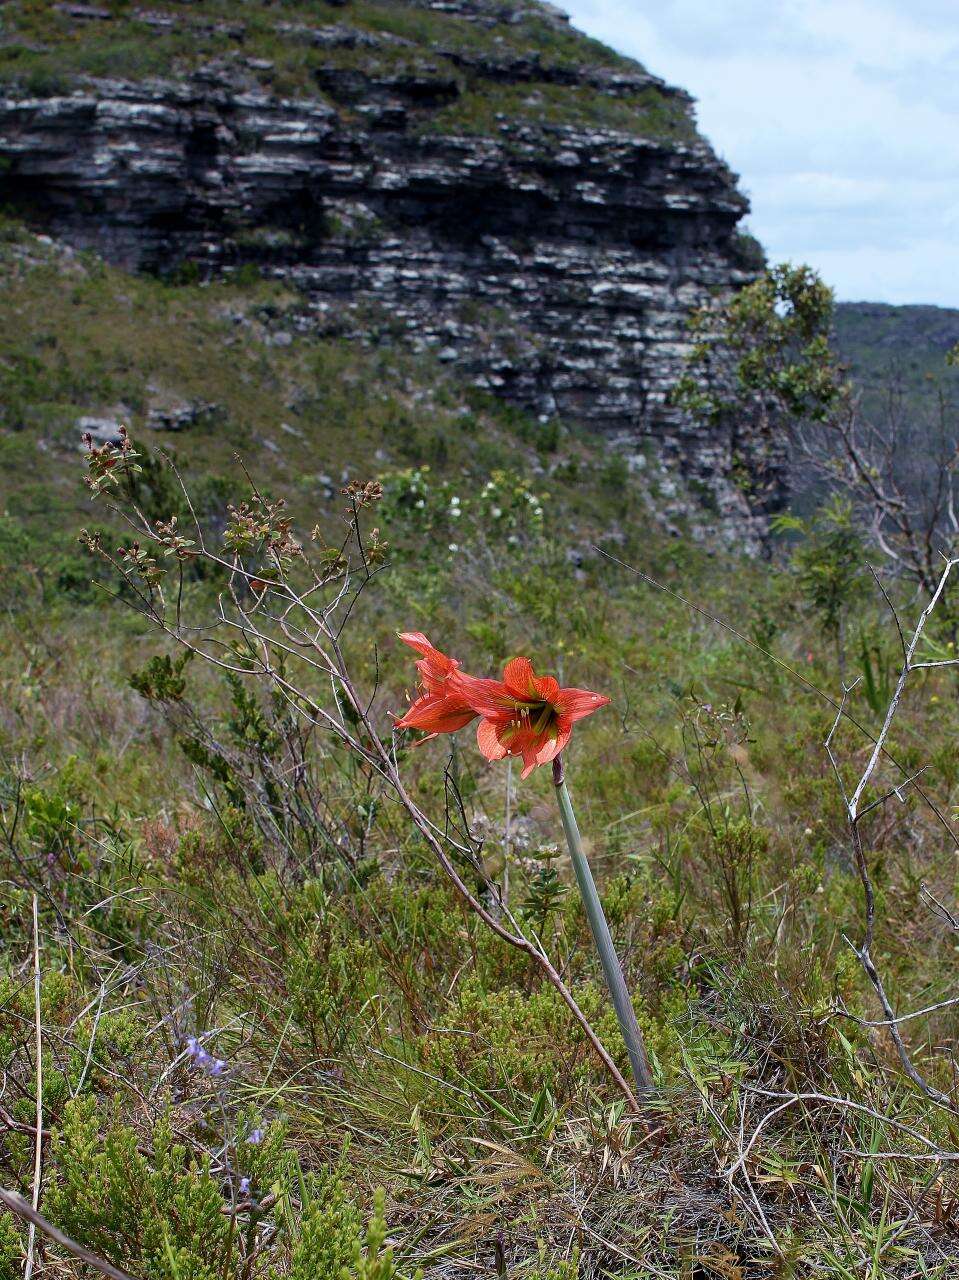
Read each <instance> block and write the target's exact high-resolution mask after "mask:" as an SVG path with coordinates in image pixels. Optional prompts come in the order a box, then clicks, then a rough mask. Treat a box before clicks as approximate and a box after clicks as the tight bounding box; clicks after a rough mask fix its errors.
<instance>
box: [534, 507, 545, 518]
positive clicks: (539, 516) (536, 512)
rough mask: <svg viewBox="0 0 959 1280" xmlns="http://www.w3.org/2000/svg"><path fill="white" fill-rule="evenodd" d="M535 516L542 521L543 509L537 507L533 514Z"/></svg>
mask: <svg viewBox="0 0 959 1280" xmlns="http://www.w3.org/2000/svg"><path fill="white" fill-rule="evenodd" d="M533 515H534V516H535V517H536V518H537V520H541V519H542V517H543V508H542V507H537V508H536V509H535V511H534V512H533Z"/></svg>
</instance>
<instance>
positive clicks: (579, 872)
mask: <svg viewBox="0 0 959 1280" xmlns="http://www.w3.org/2000/svg"><path fill="white" fill-rule="evenodd" d="M553 783H554V785H555V787H556V798H557V800H558V801H559V812H560V816H561V817H562V819H563V830H564V831H565V832H566V843H567V844H568V845H569V856H570V857H571V858H572V860H573V868H574V870H575V872H576V881H577V883H578V884H579V891H580V893H581V894H582V895H583V903H584V905H585V907H586V917H587V919H588V920H589V927H590V930H591V932H592V935H593V941H594V942H595V944H596V950H597V951H598V952H599V959H600V962H601V964H602V966H603V973H604V975H605V977H606V985H607V987H608V988H609V994H610V995H611V996H612V999H613V1008H614V1009H615V1010H616V1017H617V1018H618V1019H619V1029H620V1031H621V1032H622V1033H623V1039H624V1040H625V1042H626V1052H627V1053H628V1054H629V1062H630V1065H631V1066H632V1068H633V1077H634V1079H635V1081H636V1088H637V1091H638V1092H639V1094H641V1095H642V1094H649V1093H652V1091H653V1089H654V1088H655V1085H654V1082H653V1073H652V1071H651V1070H650V1067H649V1059H648V1057H647V1056H646V1046H645V1044H644V1042H643V1033H642V1031H641V1030H640V1029H639V1023H638V1022H637V1021H636V1010H635V1009H634V1008H633V1002H632V1000H631V999H630V996H629V991H628V990H627V989H626V979H625V978H624V977H623V969H622V966H621V965H620V963H619V957H618V956H617V954H616V948H615V947H614V946H613V939H612V937H611V936H610V932H609V925H608V924H607V923H606V916H605V915H604V914H603V904H602V903H601V902H600V900H599V894H598V893H597V891H596V884H595V882H594V880H593V873H592V872H591V871H590V869H589V863H588V862H587V860H586V854H585V853H584V852H583V841H582V838H581V836H580V834H579V827H578V825H577V823H576V814H575V813H574V812H573V804H572V801H571V800H570V798H569V791H568V790H567V789H566V775H565V771H564V769H563V760H562V757H561V756H559V757H557V758H556V759H555V760H554V761H553Z"/></svg>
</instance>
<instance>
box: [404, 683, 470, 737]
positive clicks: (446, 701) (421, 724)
mask: <svg viewBox="0 0 959 1280" xmlns="http://www.w3.org/2000/svg"><path fill="white" fill-rule="evenodd" d="M475 719H476V712H475V711H474V710H473V709H472V707H468V706H466V705H465V704H464V703H463V699H462V698H458V697H456V696H452V697H446V696H444V695H443V694H435V693H425V694H424V695H423V696H422V697H421V698H417V699H416V701H415V702H414V703H413V705H412V706H411V707H410V709H409V710H408V711H407V713H406V715H405V716H403V718H402V719H401V720H397V722H396V727H397V729H424V730H425V731H426V732H427V733H455V732H456V730H457V729H462V728H464V727H465V726H466V725H468V724H469V723H470V721H472V720H475Z"/></svg>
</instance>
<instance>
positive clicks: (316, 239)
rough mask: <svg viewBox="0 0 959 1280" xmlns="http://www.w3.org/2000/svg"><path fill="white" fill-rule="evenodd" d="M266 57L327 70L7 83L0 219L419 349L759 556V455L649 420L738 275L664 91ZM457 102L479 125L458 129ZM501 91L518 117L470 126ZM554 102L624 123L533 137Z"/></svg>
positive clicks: (691, 146) (713, 192)
mask: <svg viewBox="0 0 959 1280" xmlns="http://www.w3.org/2000/svg"><path fill="white" fill-rule="evenodd" d="M413 7H415V6H413ZM446 7H447V8H450V7H453V8H455V9H456V11H457V12H458V13H459V14H460V16H463V15H465V16H466V18H467V19H469V18H470V16H472V19H473V20H474V21H475V20H477V19H482V20H483V21H484V22H485V23H486V24H487V26H488V25H489V22H490V21H491V19H490V10H489V9H488V7H484V6H482V5H480V4H478V3H477V4H473V5H471V4H470V3H468V2H467V0H459V3H458V4H455V5H453V6H446ZM336 13H337V17H338V18H339V17H340V15H341V14H342V15H345V16H346V17H348V16H349V9H343V10H340V9H338V10H337V11H336ZM509 13H510V11H509V10H507V11H506V16H507V18H508V17H509ZM547 17H548V20H549V21H550V22H552V23H560V22H561V21H562V20H561V19H560V18H558V17H556V16H555V15H552V14H551V13H550V14H547ZM495 20H496V21H499V20H500V19H495ZM291 38H293V39H297V40H302V41H304V42H309V44H310V47H311V48H312V49H313V50H314V51H315V50H317V49H320V50H324V49H327V48H328V49H330V50H333V51H335V52H337V53H342V50H343V49H344V48H345V49H347V50H349V52H350V57H349V58H348V59H347V60H346V61H345V62H344V60H343V59H342V57H335V58H334V57H331V60H330V62H329V63H328V64H326V65H324V63H323V60H322V57H321V58H320V60H319V62H318V63H317V65H316V68H315V70H314V72H313V79H314V81H315V83H316V86H317V89H316V92H315V93H311V94H308V95H297V96H284V95H282V94H279V93H277V92H276V91H274V90H271V89H269V88H265V87H262V86H261V85H258V84H256V83H255V74H252V76H251V67H250V66H249V65H248V64H249V63H250V62H251V61H252V60H250V59H248V60H247V65H244V64H243V62H242V61H239V62H238V61H237V60H236V59H220V60H219V61H216V62H213V63H210V64H208V65H207V66H205V67H202V68H199V69H193V70H190V71H189V72H185V73H184V74H182V75H177V76H176V77H163V78H149V79H144V80H141V81H131V80H120V79H93V78H89V77H88V78H85V79H84V80H83V81H82V82H79V83H77V84H76V85H75V86H71V87H70V89H69V91H68V92H58V93H56V94H53V95H50V94H45V95H42V96H41V95H39V94H36V93H34V94H30V93H28V92H26V91H25V90H24V89H22V88H16V87H10V86H8V87H7V88H6V89H5V90H4V91H3V93H2V96H0V166H2V167H0V187H2V196H0V203H3V204H6V205H13V206H14V207H16V208H17V209H18V210H20V211H21V212H22V213H23V214H24V215H25V216H26V217H27V218H28V219H29V220H30V221H31V222H32V223H33V224H34V225H36V226H40V227H43V228H45V229H47V230H48V231H49V232H50V233H51V234H54V235H56V236H57V237H60V238H62V239H64V240H66V241H67V242H69V243H70V244H72V245H74V246H77V247H83V248H91V249H94V250H96V251H97V252H98V253H100V254H102V255H104V256H105V257H106V258H107V259H109V260H111V261H113V262H115V263H119V264H122V265H125V266H127V267H130V268H132V269H141V270H142V269H151V270H162V271H166V270H171V269H174V268H176V267H177V266H178V265H179V266H181V268H182V264H184V263H188V262H192V263H196V264H199V267H200V269H201V270H202V271H204V272H206V271H222V270H233V269H236V268H238V267H239V266H241V265H242V264H243V263H245V262H255V263H257V264H258V266H259V267H260V269H261V270H266V271H269V272H273V273H276V274H277V275H279V276H282V277H283V278H284V279H286V280H288V281H289V282H290V283H291V284H293V285H295V286H296V288H297V289H299V290H300V291H301V293H302V297H303V307H302V311H301V315H300V321H299V322H300V323H301V324H302V325H303V326H311V327H313V326H320V327H322V328H325V329H327V330H330V331H334V332H340V333H343V334H344V335H347V336H350V337H357V338H363V337H367V338H371V337H372V338H376V339H380V340H382V339H383V337H384V336H385V335H389V336H391V337H392V338H394V339H397V338H401V339H402V340H406V341H410V342H412V343H414V344H416V345H418V346H421V347H428V348H431V349H433V350H434V351H435V352H436V353H437V354H438V356H439V358H440V359H441V360H443V361H445V362H448V363H449V364H450V365H451V366H453V368H454V369H455V370H456V371H457V372H459V371H462V376H463V378H464V379H466V380H469V381H470V382H472V383H475V384H477V385H478V386H480V387H484V388H487V389H488V390H490V391H491V392H493V393H495V394H497V395H500V396H504V397H507V398H509V399H511V400H513V401H515V402H516V403H518V404H519V405H521V406H523V407H524V408H526V409H528V410H531V411H532V412H534V413H536V414H538V415H539V416H540V417H541V419H542V420H543V421H544V423H545V422H548V421H549V420H550V419H552V418H554V417H555V416H559V417H561V418H562V419H563V420H566V421H571V422H576V423H579V424H582V425H584V426H586V427H588V428H590V429H593V430H596V431H601V432H604V433H606V434H607V435H608V436H609V437H611V439H612V440H614V441H615V442H616V444H617V445H619V446H622V447H624V448H625V449H626V452H627V453H628V454H629V455H630V456H631V457H632V459H633V461H634V464H635V465H637V466H641V465H642V464H643V457H644V451H645V454H649V453H653V454H654V455H656V456H658V457H659V458H661V459H666V460H667V461H668V462H669V463H670V465H672V466H675V467H677V468H678V469H679V470H680V471H681V472H682V473H683V474H684V475H685V476H686V477H687V478H688V479H689V480H690V481H691V483H692V487H693V488H695V489H697V490H699V491H700V492H701V493H702V494H703V496H704V497H705V498H706V499H707V500H708V502H709V503H710V505H711V506H712V507H713V508H714V509H715V511H716V514H717V518H718V522H719V523H723V524H725V525H726V526H727V527H734V528H735V529H736V531H737V533H738V535H739V536H740V537H741V538H745V540H746V541H747V542H749V541H753V542H754V541H755V540H756V538H757V537H759V536H761V533H762V529H763V525H764V518H765V514H766V513H767V512H768V510H769V509H770V508H771V507H773V506H775V505H776V503H777V502H778V500H779V499H780V498H781V495H782V491H783V479H782V477H783V474H784V466H783V457H782V455H781V453H780V451H779V450H778V448H777V447H776V446H775V444H774V443H773V442H772V441H770V440H754V439H748V438H747V439H734V438H733V437H732V436H731V435H730V429H729V428H728V427H723V428H716V429H715V430H711V429H702V428H697V427H695V426H694V425H693V424H692V423H690V422H689V421H688V420H686V419H684V417H683V416H682V415H681V414H680V413H678V412H677V411H676V410H675V409H674V408H672V407H671V406H670V405H669V403H668V395H669V391H670V388H671V387H672V386H673V385H674V383H675V381H676V378H677V377H678V375H679V373H680V371H681V368H682V365H683V361H684V357H685V355H686V352H687V349H688V340H687V337H686V333H685V322H686V319H687V316H688V314H689V312H690V311H691V310H692V309H693V308H695V307H697V306H699V305H701V304H702V303H704V302H705V301H707V300H708V299H710V298H715V296H716V294H717V293H723V292H725V291H728V290H731V289H735V288H737V287H740V286H741V285H742V284H743V283H745V282H746V281H747V280H749V279H750V278H752V275H753V273H754V270H755V267H754V266H750V265H749V264H747V263H746V262H744V261H743V260H742V258H741V253H740V250H739V248H738V243H739V242H738V239H737V233H736V227H737V223H738V221H739V220H740V218H741V217H742V215H743V214H744V212H745V211H746V208H747V206H746V201H745V200H744V198H743V197H742V196H741V195H740V194H739V193H738V192H737V190H736V187H735V182H734V178H733V176H732V175H731V174H730V173H729V171H728V170H727V169H726V167H725V166H724V165H723V164H722V163H721V162H720V161H719V160H717V158H716V156H715V155H714V153H713V152H712V151H711V149H710V148H709V147H708V145H707V144H706V143H705V142H703V141H702V140H701V139H699V138H698V137H697V135H696V134H695V130H694V128H693V126H692V123H691V108H690V103H689V99H688V98H687V97H686V95H685V94H683V93H682V92H681V91H679V90H672V89H669V88H668V87H667V86H665V85H664V84H663V83H662V82H661V81H658V80H656V79H655V78H654V77H651V76H649V75H647V74H646V73H645V72H644V71H643V70H642V69H641V68H639V67H638V66H636V65H635V64H631V65H628V66H627V67H626V68H625V69H624V67H623V66H622V65H619V64H617V65H614V66H604V65H600V66H597V65H595V64H593V63H591V62H589V61H585V62H584V63H583V65H581V66H577V65H574V64H571V63H570V61H569V59H568V58H567V59H565V60H564V62H563V63H562V64H561V65H550V64H549V63H547V62H544V61H543V59H542V58H541V57H540V56H539V55H537V56H526V55H523V54H515V53H514V54H496V53H493V54H490V53H489V52H482V53H478V52H470V50H469V49H468V47H467V48H465V49H464V48H463V47H462V46H461V47H459V48H458V49H455V50H446V51H445V52H443V51H438V60H437V64H436V65H431V64H430V63H429V62H428V61H427V62H426V63H424V62H423V60H422V58H417V59H416V60H413V61H410V60H407V61H406V62H405V63H404V61H403V60H402V59H401V60H400V62H399V63H397V62H396V60H395V58H394V59H393V61H392V63H391V65H390V67H389V68H388V69H387V70H384V69H383V66H382V65H381V64H377V65H376V66H373V67H364V65H363V58H362V56H358V55H361V54H362V50H363V49H364V48H365V47H367V46H370V47H374V46H375V42H377V41H380V42H381V43H382V42H383V41H384V40H387V43H389V42H394V43H395V42H396V41H397V40H399V39H400V38H399V37H397V36H389V37H387V36H386V35H383V34H377V33H376V32H373V31H369V30H365V29H356V28H351V27H350V26H348V25H346V24H345V23H344V22H341V21H338V22H337V23H335V24H332V25H327V26H323V27H316V28H307V27H298V28H296V29H295V30H294V32H293V35H292V37H291ZM440 53H441V56H439V54H440ZM451 68H452V70H451ZM255 72H256V68H255V67H254V68H252V73H255ZM463 77H466V78H465V79H464V78H463ZM478 83H479V84H482V86H483V91H484V94H485V97H484V98H483V99H482V106H483V110H484V111H485V112H486V113H487V115H486V116H485V117H484V118H483V120H482V121H481V124H480V125H477V123H476V121H475V120H470V119H469V118H466V119H465V123H464V119H463V118H459V117H458V116H457V111H458V109H463V111H464V112H465V107H466V105H468V104H467V98H468V96H469V95H470V94H472V95H473V97H475V87H476V85H477V84H478ZM500 86H501V91H502V94H503V95H504V101H506V100H507V99H508V101H509V102H510V103H515V102H517V101H519V102H520V104H521V110H520V111H516V110H512V111H506V110H504V111H503V112H497V111H496V110H495V106H496V94H497V92H498V91H499V87H500ZM556 86H561V89H562V92H563V93H568V94H569V95H576V94H578V93H581V92H582V93H585V94H588V95H589V97H588V98H587V99H586V105H585V107H583V108H580V109H579V110H578V114H579V115H580V116H582V115H583V114H584V113H585V115H587V116H588V115H589V104H590V103H591V102H593V101H600V102H601V103H603V104H611V105H612V107H613V108H617V107H618V106H619V105H620V104H633V107H634V114H635V120H636V124H635V125H634V126H632V127H623V124H622V123H621V122H620V120H619V119H615V121H614V124H612V125H610V124H608V123H602V124H598V125H595V126H594V125H592V124H590V123H588V122H586V123H584V122H583V120H582V119H574V120H569V119H562V118H561V119H559V120H555V121H554V120H551V119H549V116H550V114H551V113H552V114H553V115H555V114H556V112H555V110H554V105H555V101H556V99H554V98H553V97H551V96H550V95H551V94H553V93H554V92H555V91H556V88H555V87H556ZM517 94H519V95H520V96H519V98H517V96H516V95H517ZM644 95H645V96H644ZM538 99H539V101H538ZM491 100H492V109H491V108H490V102H491ZM573 100H574V101H577V100H576V99H575V97H574V99H573ZM559 101H560V102H561V103H562V102H564V101H565V99H562V98H561V99H560V100H559ZM644 110H645V116H644ZM567 114H568V113H567ZM646 116H648V117H649V118H650V119H651V121H652V124H653V125H654V126H655V127H650V128H649V129H648V130H644V129H643V120H644V118H646ZM538 117H539V118H538ZM644 132H646V133H648V134H649V135H650V136H643V134H644ZM744 478H745V482H744Z"/></svg>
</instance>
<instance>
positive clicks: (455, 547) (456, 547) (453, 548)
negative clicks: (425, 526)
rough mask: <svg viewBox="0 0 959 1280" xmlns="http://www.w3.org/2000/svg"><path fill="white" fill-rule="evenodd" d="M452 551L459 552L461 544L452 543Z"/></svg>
mask: <svg viewBox="0 0 959 1280" xmlns="http://www.w3.org/2000/svg"><path fill="white" fill-rule="evenodd" d="M450 551H459V543H457V542H451V543H450Z"/></svg>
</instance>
